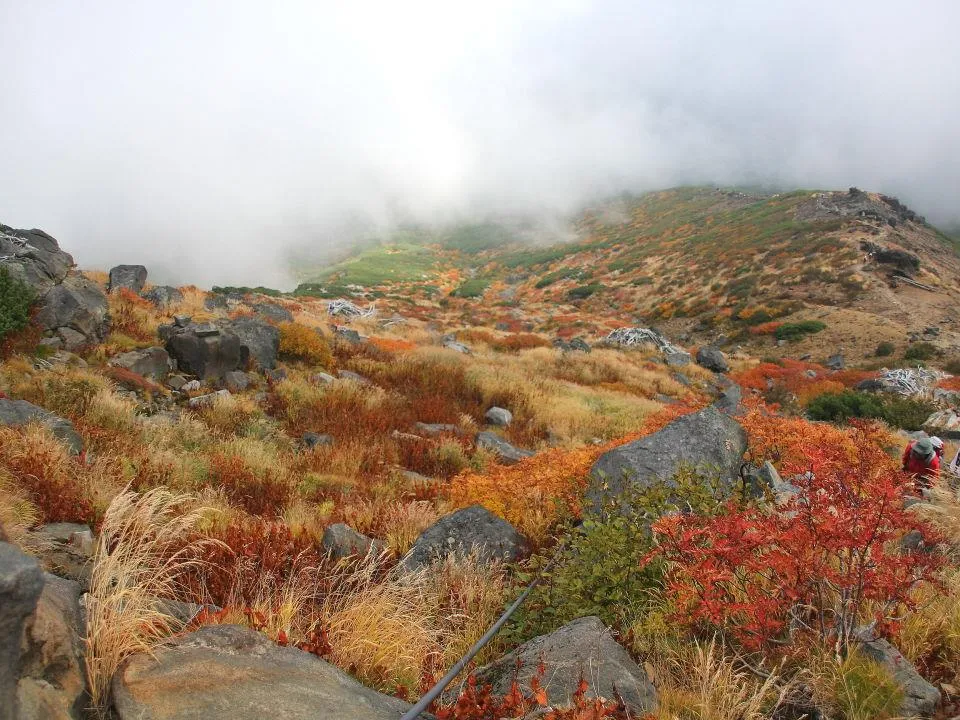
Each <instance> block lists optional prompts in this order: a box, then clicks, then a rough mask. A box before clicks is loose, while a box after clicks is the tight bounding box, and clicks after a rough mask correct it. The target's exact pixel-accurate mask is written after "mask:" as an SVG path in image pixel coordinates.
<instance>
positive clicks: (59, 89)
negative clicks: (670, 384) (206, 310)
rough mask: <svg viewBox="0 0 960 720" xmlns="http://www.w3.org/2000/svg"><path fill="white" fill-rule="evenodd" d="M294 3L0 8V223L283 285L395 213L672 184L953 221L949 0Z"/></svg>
mask: <svg viewBox="0 0 960 720" xmlns="http://www.w3.org/2000/svg"><path fill="white" fill-rule="evenodd" d="M322 5H326V4H325V3H312V2H300V3H295V2H280V3H269V4H264V3H254V2H249V1H246V0H235V1H234V2H205V3H187V2H171V3H140V2H128V1H127V0H122V1H106V0H102V1H99V2H92V3H6V4H4V5H2V6H0V43H2V47H3V48H4V58H5V59H4V63H3V66H2V67H0V97H2V98H3V100H4V111H3V112H2V113H0V167H2V168H3V170H2V171H0V222H5V223H7V224H12V225H17V226H27V227H41V228H44V229H46V230H47V231H49V232H50V233H51V234H53V235H55V236H56V237H58V238H59V239H60V240H61V242H62V244H63V245H64V246H65V247H66V248H67V249H68V250H70V251H71V252H73V253H74V255H75V257H76V258H77V260H78V262H79V263H80V264H81V265H83V266H108V265H111V264H114V263H117V262H143V263H145V264H147V265H148V266H149V267H150V269H151V273H152V278H153V279H156V280H157V281H170V282H178V283H185V282H198V283H201V284H206V285H210V284H240V283H244V284H260V283H263V284H272V285H280V286H285V287H288V286H290V284H291V283H292V279H291V277H290V274H289V262H290V258H291V257H292V256H294V255H298V256H299V255H301V254H302V253H303V252H304V250H305V249H306V251H308V252H309V253H311V254H313V255H314V256H317V257H320V256H323V255H324V254H325V253H326V254H329V253H334V252H336V251H337V250H338V249H340V248H342V247H343V246H344V244H346V243H349V242H350V241H352V240H353V239H355V238H356V237H358V236H362V235H370V234H376V233H377V232H382V231H383V230H384V229H386V228H389V227H390V226H391V225H392V224H393V223H395V222H398V221H400V220H404V221H409V220H413V221H419V222H448V221H451V220H456V219H459V218H474V217H485V216H489V215H490V214H499V213H504V214H511V215H516V214H536V215H548V216H549V215H562V214H564V213H568V212H571V211H573V210H575V209H576V208H577V207H578V206H580V205H581V204H582V203H584V202H587V201H589V200H591V199H594V198H597V197H602V196H605V195H610V194H615V193H619V192H621V191H624V190H630V191H635V192H636V191H643V190H648V189H654V188H660V187H666V186H672V185H677V184H686V183H718V184H766V185H773V186H778V187H811V188H812V187H838V188H845V187H847V186H850V185H857V186H859V187H863V188H870V189H876V190H881V191H884V192H888V193H891V194H896V195H898V196H899V197H901V199H903V200H904V201H905V202H907V203H908V204H910V205H911V206H913V207H914V208H915V209H916V210H917V211H918V212H920V213H922V214H925V215H926V216H927V217H928V218H929V219H930V220H932V221H934V222H938V223H943V224H949V223H955V222H958V221H960V205H958V204H957V198H958V190H960V125H958V123H957V122H956V118H957V117H958V115H960V83H957V80H956V78H957V77H960V45H958V44H957V43H956V40H955V30H956V28H957V27H958V26H960V5H957V4H956V3H954V2H952V1H950V0H944V1H942V2H936V1H933V0H931V1H930V2H923V3H914V4H913V6H910V7H907V6H905V5H903V4H902V3H895V2H885V1H882V0H881V1H877V0H874V1H873V2H861V1H859V0H856V1H850V2H846V3H835V2H820V1H807V2H802V3H801V2H789V3H770V2H729V3H714V2H709V1H708V0H703V1H701V2H693V1H688V2H684V1H682V0H681V1H678V2H674V3H660V2H638V1H636V0H634V1H632V2H627V1H623V2H620V1H616V2H614V1H610V2H596V3H590V2H576V1H566V2H557V1H553V2H546V1H544V2H506V1H505V0H504V1H501V0H495V1H493V2H484V3H477V4H473V5H469V4H462V3H449V2H439V1H432V2H412V3H386V2H376V3H375V2H358V3H350V4H349V8H347V7H346V6H347V4H346V3H329V5H332V6H334V7H333V8H330V7H321V6H322ZM337 6H342V7H337Z"/></svg>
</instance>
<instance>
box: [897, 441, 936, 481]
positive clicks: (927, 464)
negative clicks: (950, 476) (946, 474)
mask: <svg viewBox="0 0 960 720" xmlns="http://www.w3.org/2000/svg"><path fill="white" fill-rule="evenodd" d="M903 469H904V471H906V472H908V473H910V474H911V475H913V476H914V477H915V478H916V479H917V485H919V486H920V487H922V488H928V487H930V486H931V485H932V484H933V481H934V480H936V479H937V476H938V475H939V474H940V456H939V455H937V451H936V449H935V448H934V447H933V443H932V442H930V438H919V439H917V440H912V441H911V442H909V443H907V447H906V448H905V449H904V451H903Z"/></svg>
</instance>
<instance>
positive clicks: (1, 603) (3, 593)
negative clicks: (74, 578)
mask: <svg viewBox="0 0 960 720" xmlns="http://www.w3.org/2000/svg"><path fill="white" fill-rule="evenodd" d="M42 590H43V571H42V570H41V569H40V565H39V563H37V561H36V560H35V559H34V558H32V557H30V556H28V555H24V554H23V553H22V552H20V550H19V549H18V548H17V547H15V546H13V545H10V544H8V543H5V542H0V720H15V718H17V717H18V712H17V704H18V703H17V682H18V680H19V679H20V668H21V658H20V644H21V642H22V639H23V628H24V625H25V623H26V621H27V618H28V617H29V616H30V615H31V614H32V613H33V611H34V608H35V607H36V606H37V600H38V599H39V597H40V593H41V591H42Z"/></svg>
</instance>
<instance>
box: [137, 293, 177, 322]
mask: <svg viewBox="0 0 960 720" xmlns="http://www.w3.org/2000/svg"><path fill="white" fill-rule="evenodd" d="M143 297H144V299H146V300H149V301H150V302H152V303H153V304H154V305H156V306H157V307H158V308H168V307H170V306H171V305H176V304H178V303H182V302H183V293H182V292H180V290H179V289H177V288H175V287H173V286H172V285H156V286H154V287H152V288H150V289H149V290H147V292H145V293H143ZM174 321H176V318H174Z"/></svg>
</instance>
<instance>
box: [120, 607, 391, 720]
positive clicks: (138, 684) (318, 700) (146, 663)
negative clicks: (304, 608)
mask: <svg viewBox="0 0 960 720" xmlns="http://www.w3.org/2000/svg"><path fill="white" fill-rule="evenodd" d="M113 697H114V700H113V703H114V709H115V710H116V712H117V716H118V718H119V719H120V720H161V719H163V720H194V719H195V718H203V719H204V720H262V719H263V718H271V720H301V719H302V718H324V719H325V720H398V718H400V717H401V716H402V715H403V713H404V712H406V711H407V710H408V709H409V708H410V706H409V705H408V704H407V703H405V702H403V701H402V700H398V699H397V698H393V697H389V696H387V695H382V694H381V693H378V692H376V691H375V690H371V689H370V688H366V687H364V686H363V685H361V684H360V683H358V682H357V681H356V680H354V679H353V678H351V677H350V676H349V675H347V674H346V673H345V672H343V671H342V670H340V669H338V668H336V667H334V666H333V665H331V664H330V663H327V662H325V661H323V660H320V659H319V658H317V657H315V656H314V655H310V654H309V653H306V652H303V651H302V650H297V649H295V648H291V647H279V646H277V645H275V644H273V643H272V642H271V641H270V640H269V639H268V638H267V637H265V636H264V635H262V634H260V633H258V632H256V631H254V630H250V629H248V628H245V627H240V626H237V625H218V626H211V627H205V628H202V629H201V630H198V631H196V632H194V633H190V634H189V635H186V636H184V637H182V638H180V639H179V640H177V641H176V642H175V643H174V644H173V645H171V646H169V647H163V648H160V649H158V650H157V651H156V652H155V654H154V655H153V656H150V655H136V656H134V657H132V658H130V659H129V660H128V661H127V662H126V663H124V665H123V666H121V668H120V670H119V672H117V674H116V675H115V676H114V679H113Z"/></svg>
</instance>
